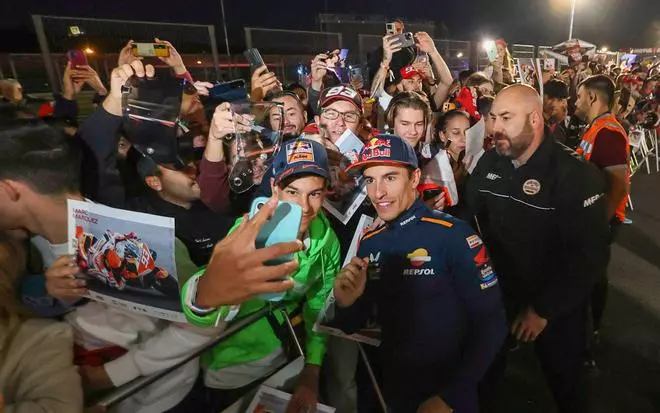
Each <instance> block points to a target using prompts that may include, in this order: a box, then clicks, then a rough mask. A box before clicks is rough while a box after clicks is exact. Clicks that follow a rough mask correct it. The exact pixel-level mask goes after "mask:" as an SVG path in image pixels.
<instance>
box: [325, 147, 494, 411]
mask: <svg viewBox="0 0 660 413" xmlns="http://www.w3.org/2000/svg"><path fill="white" fill-rule="evenodd" d="M349 169H350V170H354V171H361V172H362V177H363V179H364V180H365V182H366V185H367V193H368V196H369V199H370V200H371V202H372V204H373V205H374V207H375V208H376V211H377V213H378V216H379V217H380V218H381V219H382V220H383V221H384V222H385V224H384V225H383V226H381V227H380V228H377V229H375V230H373V231H371V232H368V233H366V234H365V235H364V236H363V238H362V240H361V243H360V246H359V249H358V252H357V257H355V258H353V260H352V261H351V263H350V264H349V265H348V266H346V267H345V268H344V269H343V270H342V271H341V272H340V273H339V275H338V276H337V277H338V278H337V279H336V281H335V288H334V296H335V299H336V304H337V307H338V308H337V309H336V313H335V314H336V317H335V324H336V325H337V326H338V327H340V328H342V329H343V330H344V331H346V332H348V333H350V332H353V331H355V330H357V329H358V328H360V327H363V326H364V322H365V321H366V320H367V318H368V317H369V315H370V314H371V311H372V309H373V306H374V304H375V306H376V308H377V316H376V318H377V321H378V322H379V323H380V325H381V329H382V344H381V347H380V351H381V353H380V355H381V360H380V361H381V366H382V370H383V382H384V383H383V388H384V395H385V399H386V401H387V404H388V407H389V408H390V411H392V412H404V413H410V412H425V413H426V412H428V413H430V412H442V413H444V412H451V411H455V412H458V413H463V412H466V413H467V412H469V413H472V412H477V411H478V408H477V383H478V382H479V380H480V379H481V377H482V376H483V374H484V373H485V371H486V370H487V368H488V366H489V364H490V363H491V361H492V360H493V358H494V357H495V355H496V354H497V352H498V350H499V348H500V347H501V345H502V342H503V340H504V338H505V336H506V320H505V313H504V308H503V306H502V303H501V298H500V291H499V285H498V280H497V277H496V275H495V273H494V271H493V268H492V266H491V265H490V260H489V258H488V255H487V253H486V248H485V246H484V245H483V243H482V241H481V239H480V238H479V236H478V235H476V234H475V233H474V231H473V230H472V229H471V228H470V226H469V225H468V224H467V223H465V222H463V221H460V220H457V219H455V218H453V217H451V216H449V215H446V214H443V213H439V212H435V211H433V210H431V209H429V208H428V207H427V206H426V205H425V204H424V203H423V202H422V201H421V200H420V199H418V198H417V195H416V194H417V192H416V189H415V188H416V187H417V185H418V184H419V179H420V174H421V172H420V170H419V168H418V164H417V157H416V155H415V152H414V151H413V149H412V147H411V146H410V145H408V144H407V143H406V142H405V141H404V140H402V139H401V138H399V137H397V136H393V135H379V136H377V137H376V138H374V139H372V140H371V141H370V142H369V143H368V144H367V145H365V147H364V148H363V150H362V151H361V153H360V158H359V160H358V161H357V162H355V163H354V164H352V165H351V166H350V168H349ZM368 269H369V271H367V270H368Z"/></svg>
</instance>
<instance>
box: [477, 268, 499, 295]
mask: <svg viewBox="0 0 660 413" xmlns="http://www.w3.org/2000/svg"><path fill="white" fill-rule="evenodd" d="M479 271H480V274H479V280H480V284H479V286H480V287H481V289H482V290H485V289H487V288H490V287H492V286H494V285H495V284H497V275H495V271H493V267H491V265H490V264H486V265H484V266H483V267H481V268H480V269H479Z"/></svg>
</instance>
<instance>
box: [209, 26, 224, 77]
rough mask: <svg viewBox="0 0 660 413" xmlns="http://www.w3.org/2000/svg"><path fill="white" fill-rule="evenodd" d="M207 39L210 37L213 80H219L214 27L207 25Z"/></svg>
mask: <svg viewBox="0 0 660 413" xmlns="http://www.w3.org/2000/svg"><path fill="white" fill-rule="evenodd" d="M208 28H209V39H211V53H212V54H213V66H214V67H215V80H220V79H221V77H220V58H219V57H218V44H217V41H216V39H215V27H213V25H209V26H208Z"/></svg>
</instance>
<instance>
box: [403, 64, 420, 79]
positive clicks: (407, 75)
mask: <svg viewBox="0 0 660 413" xmlns="http://www.w3.org/2000/svg"><path fill="white" fill-rule="evenodd" d="M415 76H419V77H422V74H421V73H419V72H418V71H417V69H415V68H414V67H413V66H412V65H408V66H404V67H402V68H401V79H412V78H413V77H415Z"/></svg>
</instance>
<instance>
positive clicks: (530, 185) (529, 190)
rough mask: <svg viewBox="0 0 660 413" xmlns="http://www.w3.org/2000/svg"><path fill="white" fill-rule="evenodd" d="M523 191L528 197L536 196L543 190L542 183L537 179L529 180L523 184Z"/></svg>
mask: <svg viewBox="0 0 660 413" xmlns="http://www.w3.org/2000/svg"><path fill="white" fill-rule="evenodd" d="M522 189H523V192H524V193H526V194H527V195H536V194H538V193H539V191H540V190H541V183H540V182H539V181H537V180H536V179H528V180H526V181H525V183H524V184H523V187H522Z"/></svg>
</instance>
